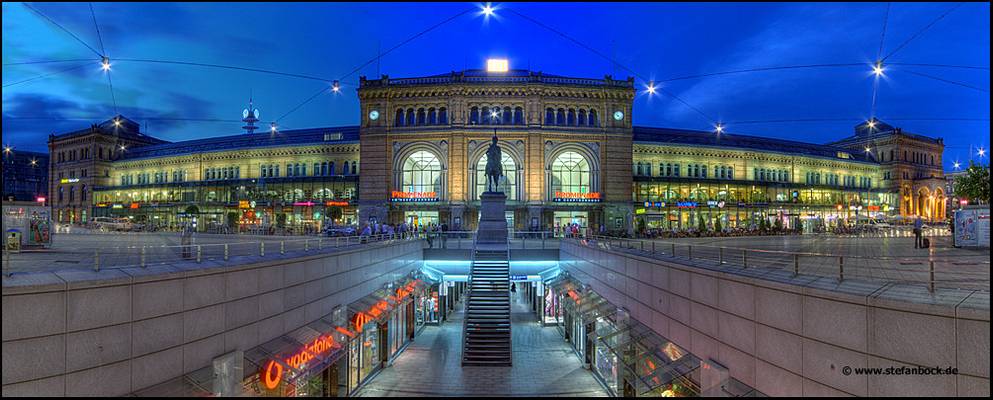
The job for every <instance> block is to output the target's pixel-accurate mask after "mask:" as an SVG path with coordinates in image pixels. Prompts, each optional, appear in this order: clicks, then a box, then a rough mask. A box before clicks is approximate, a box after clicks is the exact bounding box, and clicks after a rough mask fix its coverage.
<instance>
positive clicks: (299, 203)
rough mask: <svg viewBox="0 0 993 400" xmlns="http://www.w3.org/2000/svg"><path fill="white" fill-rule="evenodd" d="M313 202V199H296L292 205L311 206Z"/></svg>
mask: <svg viewBox="0 0 993 400" xmlns="http://www.w3.org/2000/svg"><path fill="white" fill-rule="evenodd" d="M314 204H315V203H314V202H313V201H298V202H296V203H293V205H294V206H297V207H312V206H313V205H314Z"/></svg>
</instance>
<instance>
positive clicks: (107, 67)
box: [100, 57, 110, 72]
mask: <svg viewBox="0 0 993 400" xmlns="http://www.w3.org/2000/svg"><path fill="white" fill-rule="evenodd" d="M100 68H101V69H103V70H104V71H105V72H106V71H110V59H109V58H107V57H103V59H101V60H100Z"/></svg>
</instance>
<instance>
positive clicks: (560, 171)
mask: <svg viewBox="0 0 993 400" xmlns="http://www.w3.org/2000/svg"><path fill="white" fill-rule="evenodd" d="M551 188H552V193H553V194H554V193H555V192H568V193H589V192H590V163H589V161H587V160H586V158H585V157H583V156H582V155H581V154H579V153H576V152H573V151H567V152H564V153H562V154H560V155H559V156H558V157H556V158H555V161H553V162H552V179H551Z"/></svg>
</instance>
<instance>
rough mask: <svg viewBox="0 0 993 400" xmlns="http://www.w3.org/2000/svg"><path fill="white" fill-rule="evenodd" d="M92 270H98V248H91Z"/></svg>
mask: <svg viewBox="0 0 993 400" xmlns="http://www.w3.org/2000/svg"><path fill="white" fill-rule="evenodd" d="M93 270H94V271H99V270H100V250H93Z"/></svg>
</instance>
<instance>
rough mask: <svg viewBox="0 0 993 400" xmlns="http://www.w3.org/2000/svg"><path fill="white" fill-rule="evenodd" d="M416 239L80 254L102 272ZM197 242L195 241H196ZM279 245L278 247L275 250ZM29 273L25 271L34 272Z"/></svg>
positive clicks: (355, 239)
mask: <svg viewBox="0 0 993 400" xmlns="http://www.w3.org/2000/svg"><path fill="white" fill-rule="evenodd" d="M413 239H416V238H415V237H414V236H413V235H411V234H409V233H405V234H397V233H394V234H380V235H366V236H362V235H357V236H338V237H306V238H294V239H283V238H273V239H262V240H252V241H238V242H232V243H207V244H202V243H195V241H194V242H191V243H189V244H181V245H124V246H116V247H109V246H108V247H100V248H95V249H93V250H92V251H88V252H85V253H81V254H80V258H81V259H82V260H83V261H88V260H89V256H90V255H92V261H93V264H92V268H91V269H92V270H94V271H100V270H101V269H122V268H133V267H140V268H147V267H149V266H154V265H165V264H170V263H174V262H184V261H190V262H195V263H202V262H203V261H205V260H207V261H211V260H214V261H220V262H225V261H229V260H230V258H231V257H245V256H258V257H267V253H270V254H272V253H275V252H279V254H286V253H287V252H289V253H294V254H296V253H300V254H301V255H302V254H307V253H322V252H325V251H326V250H329V249H337V248H341V247H349V246H355V245H362V244H374V243H393V242H397V241H401V240H413ZM194 240H195V239H194ZM272 246H278V247H275V248H274V247H272ZM33 271H35V270H26V271H23V272H33ZM14 272H21V271H14V270H13V269H12V268H8V266H7V265H5V266H4V273H5V274H8V276H9V275H10V274H12V273H14Z"/></svg>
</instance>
